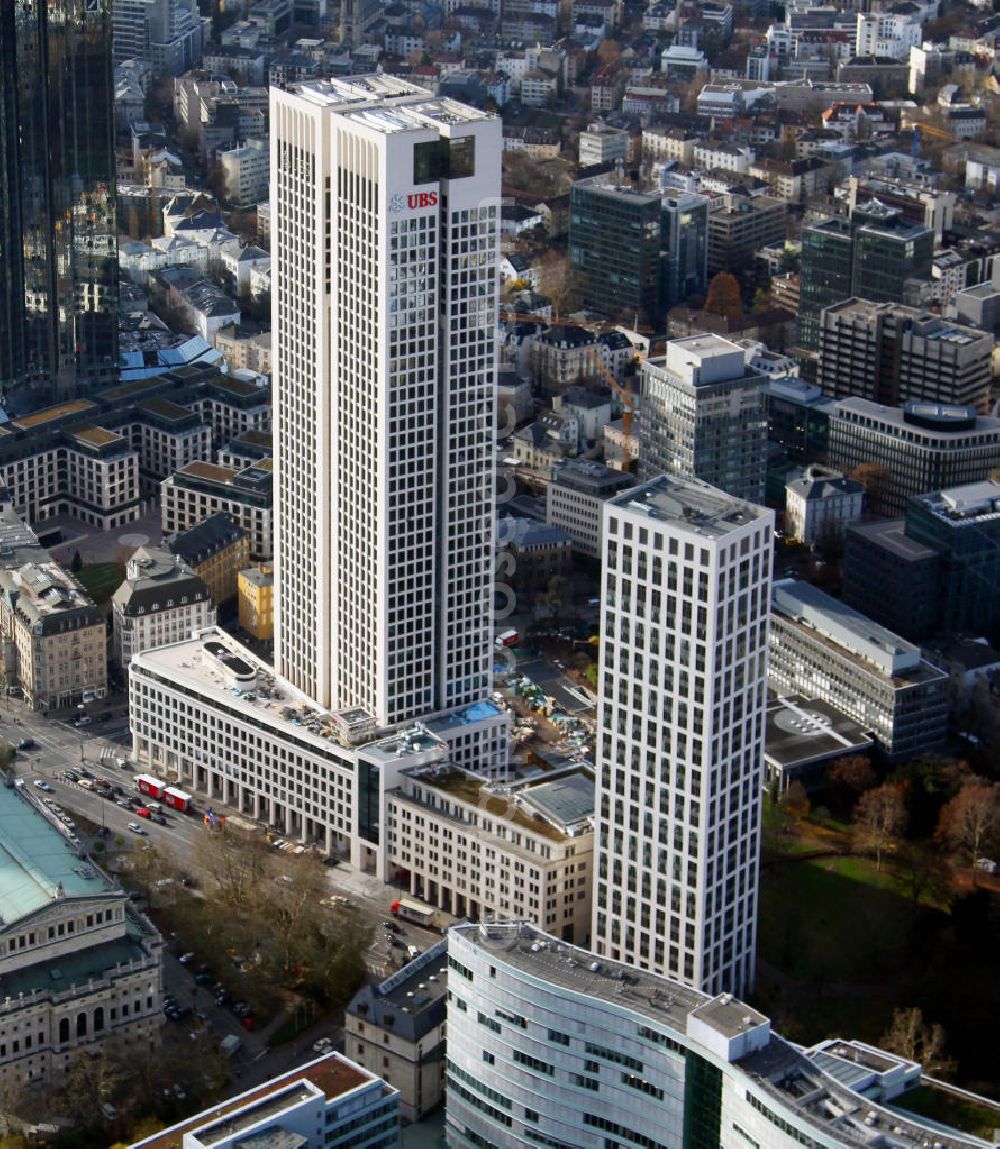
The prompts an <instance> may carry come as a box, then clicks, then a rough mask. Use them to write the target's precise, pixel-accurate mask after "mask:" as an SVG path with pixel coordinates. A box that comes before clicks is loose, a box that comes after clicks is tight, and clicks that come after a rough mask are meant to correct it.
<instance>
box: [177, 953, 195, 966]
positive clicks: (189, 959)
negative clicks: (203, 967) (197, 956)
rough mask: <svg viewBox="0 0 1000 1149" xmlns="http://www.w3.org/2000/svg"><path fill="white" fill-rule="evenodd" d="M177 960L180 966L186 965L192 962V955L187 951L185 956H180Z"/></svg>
mask: <svg viewBox="0 0 1000 1149" xmlns="http://www.w3.org/2000/svg"><path fill="white" fill-rule="evenodd" d="M177 960H178V961H179V962H180V963H181V965H187V964H188V963H189V962H193V961H194V954H193V953H192V952H191V951H190V950H188V952H187V953H186V954H181V956H180V957H179V958H178V959H177Z"/></svg>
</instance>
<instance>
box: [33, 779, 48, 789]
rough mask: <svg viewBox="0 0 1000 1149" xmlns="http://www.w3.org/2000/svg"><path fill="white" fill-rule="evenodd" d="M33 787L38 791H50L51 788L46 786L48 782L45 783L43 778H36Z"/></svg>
mask: <svg viewBox="0 0 1000 1149" xmlns="http://www.w3.org/2000/svg"><path fill="white" fill-rule="evenodd" d="M35 786H37V787H38V789H39V790H46V791H49V790H51V789H52V787H51V786H50V785H49V784H48V782H46V781H45V779H44V778H36V779H35Z"/></svg>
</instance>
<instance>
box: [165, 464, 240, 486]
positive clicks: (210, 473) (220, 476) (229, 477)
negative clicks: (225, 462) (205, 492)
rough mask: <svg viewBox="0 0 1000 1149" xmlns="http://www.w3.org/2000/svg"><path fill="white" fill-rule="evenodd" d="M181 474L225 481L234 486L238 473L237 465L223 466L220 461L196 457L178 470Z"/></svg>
mask: <svg viewBox="0 0 1000 1149" xmlns="http://www.w3.org/2000/svg"><path fill="white" fill-rule="evenodd" d="M177 474H179V475H190V476H191V477H192V478H195V479H208V480H209V481H211V482H213V483H225V484H227V485H229V486H232V482H233V479H235V478H236V475H237V474H238V472H237V470H236V468H235V467H222V466H220V465H219V464H218V463H206V462H204V460H202V459H195V461H194V462H193V463H186V464H185V465H184V466H183V467H181V468H180V470H179V471H178V472H177Z"/></svg>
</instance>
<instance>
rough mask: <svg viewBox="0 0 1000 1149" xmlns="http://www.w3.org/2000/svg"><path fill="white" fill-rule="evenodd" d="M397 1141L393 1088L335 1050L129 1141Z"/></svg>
mask: <svg viewBox="0 0 1000 1149" xmlns="http://www.w3.org/2000/svg"><path fill="white" fill-rule="evenodd" d="M177 1146H183V1147H184V1149H264V1147H265V1146H267V1147H268V1149H272V1147H273V1149H348V1147H349V1149H399V1092H398V1091H397V1090H396V1089H393V1088H392V1087H391V1086H389V1085H387V1084H386V1083H385V1082H384V1081H383V1080H382V1079H381V1078H380V1077H378V1075H377V1074H375V1073H370V1072H369V1071H368V1070H366V1069H362V1067H361V1066H360V1065H358V1064H356V1063H355V1062H353V1061H351V1060H349V1059H348V1058H347V1057H344V1056H343V1055H342V1054H340V1053H328V1054H325V1055H324V1056H323V1057H319V1058H317V1059H316V1060H314V1061H309V1062H306V1064H305V1065H300V1066H298V1067H296V1068H295V1069H291V1070H289V1071H288V1072H287V1073H282V1074H281V1075H280V1076H278V1077H272V1078H271V1080H270V1081H266V1082H265V1083H264V1084H263V1085H256V1086H254V1087H253V1088H252V1089H248V1090H247V1091H246V1092H245V1093H240V1094H239V1095H238V1096H236V1097H230V1098H228V1099H227V1100H225V1101H222V1102H220V1103H219V1104H218V1105H213V1106H212V1107H211V1108H210V1109H204V1110H202V1112H201V1113H197V1114H195V1116H194V1117H188V1118H187V1119H186V1120H184V1121H181V1122H180V1123H179V1124H178V1125H171V1126H170V1128H168V1129H164V1130H163V1131H162V1132H160V1133H153V1134H151V1135H150V1136H149V1137H145V1138H143V1140H142V1141H136V1142H134V1143H133V1144H132V1146H131V1147H130V1149H176V1147H177Z"/></svg>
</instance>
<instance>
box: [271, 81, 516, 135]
mask: <svg viewBox="0 0 1000 1149" xmlns="http://www.w3.org/2000/svg"><path fill="white" fill-rule="evenodd" d="M289 91H290V92H291V93H293V94H294V95H297V96H299V97H301V98H302V99H304V100H306V101H308V102H309V103H311V104H315V105H316V106H317V107H322V108H328V109H330V110H331V111H334V112H336V113H337V114H339V115H342V116H344V117H345V118H347V119H351V120H357V121H358V122H360V123H362V124H364V126H365V127H366V128H369V129H371V130H373V131H376V132H381V133H383V134H384V135H391V134H393V133H395V132H402V131H417V130H426V129H427V128H429V127H434V128H438V127H441V126H445V125H454V124H467V123H475V122H480V123H482V122H484V121H487V120H493V119H495V118H496V117H495V116H492V115H490V114H489V113H487V112H481V111H479V110H478V109H477V108H473V107H470V106H469V105H468V104H461V103H459V102H458V101H457V100H452V99H449V98H447V97H434V98H428V95H427V89H426V88H422V87H420V86H419V85H418V84H411V83H409V81H407V80H403V79H400V78H399V77H397V76H388V75H382V74H380V75H369V76H349V77H336V78H333V79H329V80H307V81H304V82H302V83H299V84H295V85H294V86H293V87H291V88H290V89H289Z"/></svg>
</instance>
